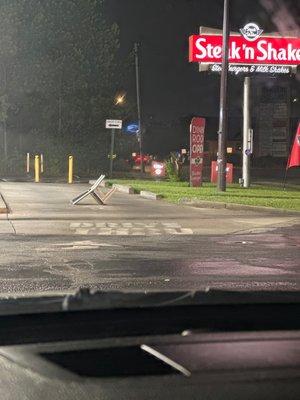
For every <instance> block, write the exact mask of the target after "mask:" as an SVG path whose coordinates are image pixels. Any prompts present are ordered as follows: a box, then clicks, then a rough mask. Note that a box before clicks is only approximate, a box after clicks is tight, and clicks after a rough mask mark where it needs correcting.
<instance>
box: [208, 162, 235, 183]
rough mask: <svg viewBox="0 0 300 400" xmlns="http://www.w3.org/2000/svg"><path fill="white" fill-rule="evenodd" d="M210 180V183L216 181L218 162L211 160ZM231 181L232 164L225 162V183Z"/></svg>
mask: <svg viewBox="0 0 300 400" xmlns="http://www.w3.org/2000/svg"><path fill="white" fill-rule="evenodd" d="M210 181H211V183H217V181H218V162H217V161H212V162H211V173H210ZM232 182H233V164H230V163H227V164H226V183H232Z"/></svg>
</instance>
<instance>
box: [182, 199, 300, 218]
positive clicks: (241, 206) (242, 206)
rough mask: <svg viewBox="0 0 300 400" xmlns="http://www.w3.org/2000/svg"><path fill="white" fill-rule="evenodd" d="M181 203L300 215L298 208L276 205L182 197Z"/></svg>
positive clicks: (201, 206)
mask: <svg viewBox="0 0 300 400" xmlns="http://www.w3.org/2000/svg"><path fill="white" fill-rule="evenodd" d="M179 203H180V204H183V205H186V206H190V207H198V208H216V209H225V208H226V209H228V210H237V211H238V210H240V211H245V210H248V211H261V212H266V211H269V212H277V213H281V214H282V213H284V214H295V215H297V216H298V215H299V216H300V211H297V210H286V209H284V208H274V207H264V206H249V205H247V204H235V203H223V202H216V201H215V202H213V201H205V200H203V201H202V200H198V201H191V200H186V199H184V198H183V199H180V200H179Z"/></svg>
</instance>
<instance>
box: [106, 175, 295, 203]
mask: <svg viewBox="0 0 300 400" xmlns="http://www.w3.org/2000/svg"><path fill="white" fill-rule="evenodd" d="M110 182H111V183H119V184H123V185H129V186H132V187H133V188H134V189H135V190H136V191H140V190H147V191H150V192H153V193H156V194H159V195H161V196H162V197H163V198H164V199H165V200H168V201H170V202H172V203H179V202H180V201H181V200H182V199H186V200H198V201H199V200H203V201H211V202H221V203H234V204H244V205H250V206H262V207H273V208H279V209H285V210H295V211H300V190H299V189H297V188H295V187H293V188H290V187H288V188H287V189H286V190H283V189H282V187H276V186H266V185H259V184H256V185H252V186H251V188H249V189H244V188H241V187H240V186H239V185H238V184H232V185H228V186H227V190H226V192H218V191H217V189H216V186H215V185H212V184H211V183H204V184H203V186H201V187H200V188H191V187H189V184H188V183H187V182H168V181H151V180H138V179H137V180H123V179H118V180H111V181H110Z"/></svg>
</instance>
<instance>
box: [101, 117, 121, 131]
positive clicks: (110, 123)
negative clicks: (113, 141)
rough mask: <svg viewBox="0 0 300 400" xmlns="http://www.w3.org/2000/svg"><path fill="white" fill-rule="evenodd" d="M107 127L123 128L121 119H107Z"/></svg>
mask: <svg viewBox="0 0 300 400" xmlns="http://www.w3.org/2000/svg"><path fill="white" fill-rule="evenodd" d="M105 128H106V129H122V120H121V119H107V120H106V122H105Z"/></svg>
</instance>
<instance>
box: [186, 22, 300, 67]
mask: <svg viewBox="0 0 300 400" xmlns="http://www.w3.org/2000/svg"><path fill="white" fill-rule="evenodd" d="M200 31H201V34H200V35H192V36H190V39H189V61H190V62H197V63H199V64H200V66H201V65H206V66H207V65H209V66H210V68H206V69H211V70H214V71H217V72H218V71H219V70H220V67H219V68H218V67H217V64H221V63H222V42H223V38H222V34H221V33H210V32H205V28H201V30H200ZM202 31H204V32H203V33H202ZM208 31H209V30H208ZM262 33H263V31H262V29H260V28H259V26H258V25H256V24H255V23H249V24H247V25H245V26H244V27H243V28H242V29H240V34H238V33H234V34H231V35H230V37H229V63H230V67H229V68H231V69H232V71H231V72H235V73H238V72H246V73H247V72H262V73H264V72H271V73H289V72H290V69H291V67H296V66H298V65H300V38H297V37H281V36H275V35H271V34H269V35H263V34H262ZM232 65H237V66H238V65H239V66H240V67H239V68H233V67H232ZM241 66H242V67H243V68H242V67H241ZM258 66H260V68H257V67H258ZM251 67H252V68H251ZM236 71H238V72H236Z"/></svg>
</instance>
